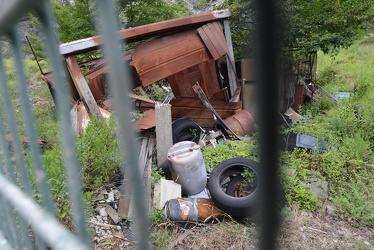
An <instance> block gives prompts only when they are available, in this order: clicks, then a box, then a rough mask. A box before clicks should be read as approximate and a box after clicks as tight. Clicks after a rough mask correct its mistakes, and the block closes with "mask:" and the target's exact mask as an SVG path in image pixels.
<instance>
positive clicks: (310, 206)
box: [6, 1, 374, 249]
mask: <svg viewBox="0 0 374 250" xmlns="http://www.w3.org/2000/svg"><path fill="white" fill-rule="evenodd" d="M77 2H79V1H77ZM82 2H83V1H82ZM122 2H123V3H125V2H131V4H130V5H123V6H124V7H126V8H127V7H128V6H132V7H134V8H135V7H137V6H135V5H134V2H133V1H122ZM177 2H178V3H179V4H181V1H177ZM204 2H208V1H204ZM230 2H232V4H233V6H237V5H234V4H239V2H237V1H226V3H230ZM246 2H248V3H249V2H250V1H246ZM295 2H297V1H295ZM316 2H322V1H316ZM334 2H335V1H334ZM350 2H352V1H350ZM365 3H367V2H366V1H365ZM126 4H128V3H126ZM148 4H150V2H149V3H148ZM302 6H304V5H302ZM239 7H243V6H239ZM304 7H305V6H304ZM330 7H331V6H330ZM307 10H308V9H307V8H306V9H303V8H301V9H300V11H301V12H300V13H304V12H305V11H307ZM71 11H77V10H75V9H71ZM132 11H134V9H132ZM149 11H150V12H141V13H140V14H144V13H146V14H147V13H148V14H147V15H150V16H153V15H154V13H155V10H149ZM61 13H63V12H61ZM61 13H60V14H61ZM164 14H165V15H166V16H167V17H169V14H170V15H171V13H170V11H169V10H167V11H166V10H165V13H164ZM62 15H63V14H62ZM178 15H180V13H179V14H178ZM69 16H70V17H71V15H69ZM234 18H235V17H233V19H234ZM297 18H299V16H298V17H297ZM297 18H296V20H298V19H297ZM138 19H140V18H139V17H138V16H134V18H132V19H131V18H129V20H130V21H131V20H132V21H134V20H138ZM238 20H240V19H238ZM308 20H309V21H313V20H314V19H313V20H310V19H308ZM130 21H129V22H128V23H130ZM143 21H147V22H151V21H153V20H143ZM314 21H315V20H314ZM333 21H334V20H333V19H330V20H329V23H331V22H333ZM337 21H339V23H340V22H343V21H344V20H343V21H342V20H337ZM356 24H357V20H356V21H355V25H356ZM134 25H136V24H134ZM236 28H238V27H236ZM304 28H305V27H303V29H304ZM66 30H69V28H66ZM82 32H83V31H82ZM243 32H247V33H244V35H243V33H241V34H235V33H234V40H235V42H237V45H238V46H239V47H242V48H245V47H246V46H247V45H248V43H246V42H243V43H240V42H238V40H237V39H236V38H235V35H238V36H242V35H243V36H246V35H248V34H249V33H248V31H243ZM318 32H319V31H318ZM318 32H317V33H318ZM87 34H91V33H89V32H88V33H87ZM87 34H85V35H84V37H86V36H87ZM350 34H351V33H350ZM330 35H331V34H329V35H328V36H326V37H322V38H321V39H320V42H321V43H323V42H324V41H326V40H329V41H330V40H333V38H334V37H333V36H330ZM356 35H358V34H354V36H352V37H348V38H347V40H346V41H345V42H346V43H344V46H340V45H341V44H339V43H337V44H336V46H335V45H331V46H330V45H329V46H327V45H326V46H327V47H326V49H324V50H334V49H335V48H337V47H347V46H348V45H350V43H351V42H352V39H353V38H356V37H357V36H356ZM313 37H314V38H315V37H318V34H317V35H316V36H313ZM323 39H325V40H323ZM66 40H69V41H70V40H74V39H71V38H66ZM311 40H313V39H311ZM311 40H308V42H311ZM343 42H344V41H343ZM309 45H310V47H308V48H310V49H311V48H313V49H316V48H317V49H321V48H322V47H321V46H320V45H318V44H309ZM312 45H313V46H314V45H315V46H316V47H311V46H312ZM317 45H318V46H319V47H318V46H317ZM334 46H335V47H334ZM373 47H374V40H373V38H364V39H362V40H360V41H359V42H356V43H354V44H353V46H351V47H350V48H349V49H343V50H341V51H340V53H337V54H336V55H335V57H330V56H329V55H324V54H319V57H318V72H317V77H318V78H317V79H316V80H317V83H318V84H320V85H322V86H323V87H324V88H325V89H326V90H328V91H329V92H330V93H332V94H336V93H338V92H349V93H350V97H349V98H348V99H341V100H340V102H339V104H334V103H332V102H331V101H329V100H328V99H327V98H326V97H325V96H322V97H321V99H320V100H319V101H318V102H315V103H313V105H311V106H309V105H305V106H304V107H303V108H302V109H301V115H302V117H303V118H302V120H301V121H300V122H299V123H298V124H297V126H294V127H292V128H291V129H290V130H292V131H293V132H296V133H305V134H308V135H312V136H315V137H316V138H318V139H319V140H321V141H327V142H329V144H330V145H331V147H329V148H328V150H327V151H326V152H317V151H313V152H309V151H306V150H301V149H300V150H294V151H292V152H283V154H282V156H281V169H280V170H281V171H280V172H281V178H282V184H283V186H284V189H285V192H286V196H287V200H288V202H289V205H290V206H291V207H297V209H300V210H303V209H306V210H309V211H314V212H315V213H317V214H319V215H322V216H323V215H324V214H325V212H324V211H325V205H327V204H329V205H331V206H333V208H334V216H335V217H336V218H338V219H341V220H347V221H349V222H350V223H352V224H353V225H355V226H358V227H364V226H367V227H373V226H374V224H373V222H374V215H373V213H372V211H373V209H374V207H373V204H374V201H373V195H372V194H373V193H374V184H373V181H372V180H373V178H374V171H373V164H372V162H373V160H374V154H373V146H374V144H373V143H374V136H373V133H372V131H373V129H374V121H373V117H374V116H373V115H374V108H373V105H372V103H373V96H374V93H373V92H374V85H373V83H372V74H373V73H372V72H374V69H373V68H374V66H373V65H374V56H373V53H372V51H373ZM243 53H244V52H243ZM25 62H26V68H27V69H28V76H29V78H30V79H31V80H30V82H39V83H37V84H34V85H32V86H30V93H31V96H32V103H33V108H34V113H35V117H36V121H37V129H38V132H39V136H40V138H41V139H45V140H47V142H48V144H49V147H48V148H47V150H46V151H45V152H44V155H43V159H44V163H45V169H46V172H47V175H48V178H49V180H50V186H51V192H52V196H53V199H54V200H55V202H56V204H57V212H58V216H59V219H60V220H61V221H62V222H63V223H65V224H66V225H69V224H70V216H69V203H68V191H67V188H66V185H67V183H66V179H65V172H64V167H63V163H62V157H61V146H60V145H59V141H60V138H59V133H58V126H57V124H58V123H57V117H56V115H55V110H54V106H53V102H52V100H51V98H50V94H49V93H48V89H47V88H46V86H45V84H44V82H41V80H37V78H38V76H39V71H38V69H37V66H36V64H35V62H34V61H31V60H26V61H25ZM6 67H7V77H8V80H9V82H10V85H9V87H10V90H11V95H12V96H13V95H15V91H16V88H15V85H14V82H15V75H14V72H13V71H12V70H11V68H12V64H11V61H6ZM161 88H162V86H161V85H160V86H157V87H156V88H155V89H153V90H152V91H151V93H150V94H151V96H152V98H155V99H158V100H160V101H161V100H162V99H163V97H164V96H163V95H164V92H163V91H161ZM13 100H14V102H15V104H14V106H15V107H16V108H17V107H18V106H17V105H18V103H17V100H16V98H13ZM17 119H18V123H19V127H20V128H23V124H22V121H21V117H17ZM21 131H23V130H22V129H21ZM115 131H116V129H115V121H114V120H113V119H111V120H110V121H109V123H106V122H100V121H98V120H96V119H91V123H90V124H89V126H88V127H87V129H86V130H85V132H84V133H83V134H82V135H81V136H80V137H79V138H78V137H77V145H78V157H79V162H80V166H81V167H82V172H81V174H82V176H83V182H84V183H83V184H84V187H83V188H84V190H86V191H93V190H95V189H98V188H100V187H101V186H105V185H107V184H108V182H109V179H110V177H111V176H113V175H114V174H115V173H117V172H118V170H119V167H120V163H121V160H120V159H121V156H120V153H119V149H118V144H117V139H116V138H117V137H116V134H115ZM203 155H204V160H205V164H206V167H207V170H208V171H211V170H212V169H213V168H214V167H215V166H217V165H218V164H219V163H220V162H222V161H224V160H226V159H229V158H233V157H249V158H251V159H256V156H257V147H256V142H255V140H249V141H246V142H243V141H227V142H226V143H225V144H223V145H217V147H216V148H214V147H206V148H203ZM311 176H313V177H315V176H317V177H318V178H319V179H321V180H326V181H328V183H329V194H328V197H326V198H325V199H323V200H319V199H317V198H316V197H315V196H314V195H313V194H312V193H311V192H310V190H309V188H308V180H309V178H310V177H311ZM157 178H158V177H157ZM86 197H87V199H89V197H90V192H87V195H86ZM150 217H151V219H152V223H153V225H152V226H153V231H152V238H153V239H154V240H155V242H156V240H157V248H159V249H161V248H164V247H165V246H167V245H168V242H169V241H170V240H173V239H175V237H174V238H173V237H170V232H171V233H175V234H173V236H175V235H176V234H177V233H180V230H179V229H178V228H175V227H169V228H168V226H170V225H169V224H168V225H166V226H165V224H162V223H161V217H162V211H159V210H155V211H153V213H152V214H151V215H150ZM213 227H224V228H219V230H220V231H218V232H219V233H221V235H222V237H223V236H224V232H225V230H230V233H231V235H235V233H237V232H238V229H237V227H238V225H237V224H236V223H233V224H229V226H227V224H226V222H225V223H222V224H219V225H214V226H213ZM204 230H205V231H204V232H205V234H201V235H212V234H209V233H210V232H216V233H217V231H214V229H204ZM246 230H247V229H245V230H243V232H242V234H241V235H237V237H236V238H233V239H230V240H233V241H231V243H232V242H234V241H235V240H238V241H239V242H240V243H241V244H242V245H243V246H244V245H246V244H247V243H248V239H251V238H253V235H254V234H255V233H254V230H253V229H252V228H250V229H248V231H246ZM232 232H234V233H232ZM215 236H216V237H211V238H210V241H208V243H209V244H214V243H215V242H217V241H216V240H217V234H216V235H215ZM189 238H190V242H196V241H197V240H198V239H196V238H193V236H191V237H189ZM232 244H233V243H232ZM357 244H358V245H359V244H361V242H359V243H357ZM199 246H201V247H204V246H203V245H199Z"/></svg>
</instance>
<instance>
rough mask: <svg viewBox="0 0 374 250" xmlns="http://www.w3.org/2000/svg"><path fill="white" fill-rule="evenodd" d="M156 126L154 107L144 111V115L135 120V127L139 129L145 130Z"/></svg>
mask: <svg viewBox="0 0 374 250" xmlns="http://www.w3.org/2000/svg"><path fill="white" fill-rule="evenodd" d="M155 126H156V112H155V110H154V109H149V110H147V111H145V112H144V117H142V118H140V119H139V120H137V121H136V122H135V127H136V129H138V130H145V129H149V128H154V127H155Z"/></svg>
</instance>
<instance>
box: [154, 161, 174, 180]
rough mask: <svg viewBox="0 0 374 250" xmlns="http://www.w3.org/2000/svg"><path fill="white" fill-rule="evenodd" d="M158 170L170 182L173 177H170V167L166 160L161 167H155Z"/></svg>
mask: <svg viewBox="0 0 374 250" xmlns="http://www.w3.org/2000/svg"><path fill="white" fill-rule="evenodd" d="M157 169H158V170H160V169H161V170H162V175H163V176H164V177H165V178H166V179H167V180H172V179H173V177H172V175H171V171H170V167H169V161H168V160H166V161H164V162H163V163H161V165H159V166H158V167H157Z"/></svg>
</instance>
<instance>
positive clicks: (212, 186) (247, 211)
mask: <svg viewBox="0 0 374 250" xmlns="http://www.w3.org/2000/svg"><path fill="white" fill-rule="evenodd" d="M236 167H244V168H249V169H250V170H252V171H253V172H254V173H256V175H257V178H258V184H257V188H256V189H255V190H254V191H253V193H251V194H250V195H248V196H246V197H233V196H231V195H229V194H226V193H225V192H224V191H223V190H222V188H221V185H220V177H221V175H222V173H223V172H225V171H227V170H229V169H231V168H236ZM259 168H260V167H259V164H258V163H257V162H255V161H253V160H251V159H247V158H231V159H228V160H225V161H223V162H221V163H220V164H218V165H217V167H215V168H214V169H213V170H212V172H211V173H210V176H209V181H208V188H209V192H210V195H211V198H212V200H213V202H214V204H215V205H216V206H217V207H218V208H219V209H221V210H222V211H224V212H226V213H227V214H229V215H231V216H233V217H248V216H251V215H254V214H256V213H257V212H258V211H259V199H260V190H259V184H260V181H261V180H260V178H259Z"/></svg>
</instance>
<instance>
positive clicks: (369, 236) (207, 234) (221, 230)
mask: <svg viewBox="0 0 374 250" xmlns="http://www.w3.org/2000/svg"><path fill="white" fill-rule="evenodd" d="M157 234H158V237H156V238H157V239H158V240H156V241H154V242H153V246H152V248H153V249H180V250H182V249H183V250H185V249H192V250H195V249H196V250H198V249H212V250H213V249H214V250H216V249H222V250H223V249H246V250H247V249H248V250H250V249H258V248H259V247H258V242H259V240H258V233H257V230H256V226H254V225H247V226H245V225H243V224H241V223H238V222H235V221H232V220H230V219H227V220H224V221H220V222H218V223H207V224H204V223H201V224H198V225H196V226H194V227H193V228H191V229H187V230H186V229H182V228H180V227H178V226H175V225H172V224H165V225H162V226H160V228H158V229H157ZM114 235H115V236H114V237H113V238H112V239H111V240H110V241H109V239H108V241H105V240H104V241H102V242H101V243H100V244H97V245H96V249H100V250H101V249H124V248H126V249H132V248H135V245H134V244H133V243H132V242H131V241H129V240H128V239H127V238H126V236H123V234H122V236H120V234H118V233H116V234H114ZM161 241H163V242H161ZM277 246H278V249H285V250H286V249H287V250H288V249H321V250H322V249H344V250H346V249H367V250H369V249H374V229H373V228H367V227H365V228H357V227H354V226H353V225H350V224H349V223H348V222H346V221H338V220H334V219H333V218H331V217H329V216H325V217H324V218H321V217H319V216H318V215H316V214H313V213H311V212H305V211H299V210H298V209H297V208H287V211H286V216H285V218H284V220H283V222H282V226H281V228H280V230H279V237H278V242H277Z"/></svg>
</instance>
